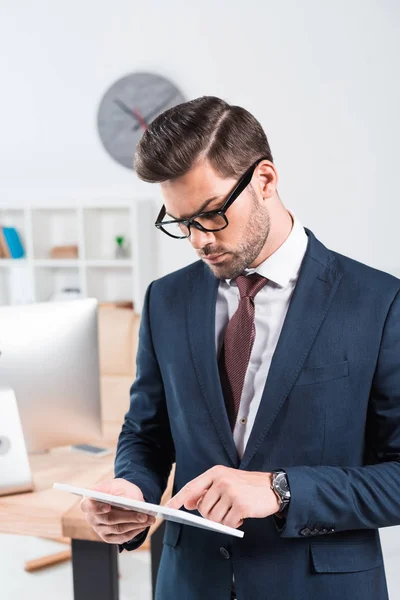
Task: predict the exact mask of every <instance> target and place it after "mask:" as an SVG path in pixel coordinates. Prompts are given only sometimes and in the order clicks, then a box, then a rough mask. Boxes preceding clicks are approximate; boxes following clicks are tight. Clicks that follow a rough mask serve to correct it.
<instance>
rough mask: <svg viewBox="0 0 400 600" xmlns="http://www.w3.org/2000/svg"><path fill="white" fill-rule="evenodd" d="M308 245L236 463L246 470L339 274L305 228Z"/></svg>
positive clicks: (288, 387)
mask: <svg viewBox="0 0 400 600" xmlns="http://www.w3.org/2000/svg"><path fill="white" fill-rule="evenodd" d="M306 233H307V235H308V238H309V240H308V246H307V251H306V254H305V256H304V260H303V263H302V266H301V270H300V274H299V278H298V281H297V284H296V287H295V290H294V292H293V296H292V299H291V302H290V305H289V309H288V312H287V314H286V318H285V322H284V325H283V328H282V331H281V334H280V337H279V341H278V344H277V347H276V350H275V353H274V355H273V358H272V362H271V366H270V370H269V373H268V378H267V381H266V384H265V388H264V392H263V395H262V398H261V403H260V406H259V409H258V412H257V416H256V419H255V423H254V426H253V429H252V432H251V434H250V438H249V441H248V443H247V446H246V449H245V453H244V455H243V458H242V461H241V463H240V468H241V469H246V468H247V467H248V465H249V463H250V461H251V459H252V458H253V456H254V455H255V453H256V452H257V450H258V448H259V447H260V446H261V444H262V442H263V440H264V439H265V437H266V436H267V435H268V432H269V431H270V429H271V427H272V424H273V422H274V420H275V419H276V417H277V415H278V413H279V411H280V409H281V408H282V405H283V403H284V402H285V399H286V398H287V396H288V394H289V393H290V390H291V389H292V386H293V385H294V383H295V381H296V378H297V376H298V374H299V372H300V370H301V368H302V366H303V363H304V361H305V359H306V357H307V355H308V353H309V351H310V349H311V346H312V344H313V342H314V339H315V337H316V335H317V333H318V330H319V328H320V326H321V324H322V322H323V320H324V318H325V315H326V313H327V311H328V308H329V305H330V303H331V301H332V298H333V296H334V294H335V292H336V290H337V287H338V284H339V281H340V279H341V277H342V273H340V272H338V271H337V270H336V269H335V263H334V260H335V258H334V255H333V254H332V253H331V252H329V250H327V249H326V248H325V247H324V246H323V245H322V244H321V243H320V242H318V240H317V239H316V238H315V237H314V235H313V234H312V233H311V232H310V231H309V230H307V229H306Z"/></svg>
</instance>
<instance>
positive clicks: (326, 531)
mask: <svg viewBox="0 0 400 600" xmlns="http://www.w3.org/2000/svg"><path fill="white" fill-rule="evenodd" d="M320 533H328V530H327V529H321V530H320Z"/></svg>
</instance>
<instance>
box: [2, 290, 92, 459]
mask: <svg viewBox="0 0 400 600" xmlns="http://www.w3.org/2000/svg"><path fill="white" fill-rule="evenodd" d="M97 305H98V303H97V300H96V299H95V298H87V299H78V300H68V301H62V302H44V303H36V304H25V305H18V306H1V307H0V386H7V387H10V388H12V389H13V390H14V392H15V396H16V399H17V404H18V410H19V414H20V418H21V423H22V429H23V432H24V437H25V443H26V446H27V450H28V452H33V451H41V450H47V449H50V448H53V447H55V446H65V445H70V444H79V443H83V442H88V441H95V440H99V439H100V436H101V403H100V372H99V351H98V321H97Z"/></svg>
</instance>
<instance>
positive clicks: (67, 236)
mask: <svg viewBox="0 0 400 600" xmlns="http://www.w3.org/2000/svg"><path fill="white" fill-rule="evenodd" d="M78 232H79V228H78V213H77V210H76V209H68V208H65V209H58V210H52V209H46V208H36V209H33V210H32V234H33V257H34V258H35V259H50V260H51V248H52V247H53V246H70V245H77V246H78V247H79V234H78ZM78 254H79V249H78ZM58 260H71V259H58Z"/></svg>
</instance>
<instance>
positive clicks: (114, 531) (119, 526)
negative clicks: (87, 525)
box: [98, 523, 147, 535]
mask: <svg viewBox="0 0 400 600" xmlns="http://www.w3.org/2000/svg"><path fill="white" fill-rule="evenodd" d="M98 529H99V531H101V532H102V534H103V535H125V534H126V533H129V532H132V531H133V532H136V531H138V530H139V529H140V530H143V531H144V530H145V529H147V527H146V526H145V524H144V523H140V524H138V525H137V526H136V527H135V525H132V523H116V524H115V525H99V526H98Z"/></svg>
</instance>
